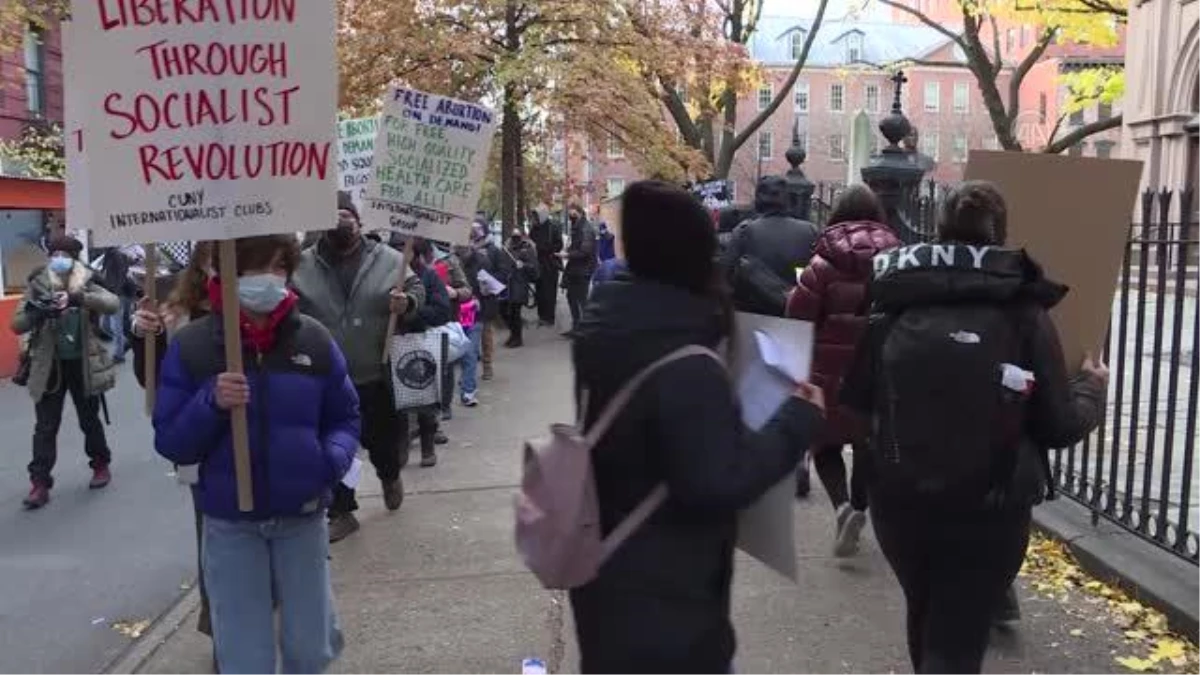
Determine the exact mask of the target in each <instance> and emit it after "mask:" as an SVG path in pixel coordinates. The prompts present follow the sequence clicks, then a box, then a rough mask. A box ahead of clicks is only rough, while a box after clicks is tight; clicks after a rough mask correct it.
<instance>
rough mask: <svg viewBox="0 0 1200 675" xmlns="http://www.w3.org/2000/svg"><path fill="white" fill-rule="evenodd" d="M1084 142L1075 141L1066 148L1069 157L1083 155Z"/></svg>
mask: <svg viewBox="0 0 1200 675" xmlns="http://www.w3.org/2000/svg"><path fill="white" fill-rule="evenodd" d="M1084 145H1086V144H1085V143H1076V144H1075V145H1072V146H1071V147H1070V148H1068V149H1067V155H1068V156H1070V157H1083V147H1084Z"/></svg>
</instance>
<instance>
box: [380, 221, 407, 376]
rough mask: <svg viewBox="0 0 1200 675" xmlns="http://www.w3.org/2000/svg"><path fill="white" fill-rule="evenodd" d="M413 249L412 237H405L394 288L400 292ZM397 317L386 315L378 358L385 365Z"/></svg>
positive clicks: (390, 349) (390, 348) (390, 350)
mask: <svg viewBox="0 0 1200 675" xmlns="http://www.w3.org/2000/svg"><path fill="white" fill-rule="evenodd" d="M413 249H414V247H413V238H412V237H405V238H404V266H403V267H402V268H401V269H400V278H399V279H398V280H397V281H396V290H397V291H399V292H400V293H403V292H404V282H405V281H407V280H408V271H409V268H411V267H412V259H413ZM399 319H400V317H399V315H397V314H396V313H395V312H392V315H391V316H389V317H388V325H387V333H385V334H384V336H383V358H382V359H381V360H380V363H383V364H384V365H387V362H388V358H389V357H391V355H392V336H393V335H395V334H396V322H397V321H398V320H399Z"/></svg>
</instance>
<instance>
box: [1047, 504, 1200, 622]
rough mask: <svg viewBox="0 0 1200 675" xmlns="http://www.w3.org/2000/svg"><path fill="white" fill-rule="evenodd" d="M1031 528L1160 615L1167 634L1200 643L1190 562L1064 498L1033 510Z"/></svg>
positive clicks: (1199, 596) (1199, 589)
mask: <svg viewBox="0 0 1200 675" xmlns="http://www.w3.org/2000/svg"><path fill="white" fill-rule="evenodd" d="M1033 526H1034V527H1035V528H1037V529H1038V530H1040V531H1041V532H1043V533H1045V534H1047V535H1049V536H1051V537H1053V538H1055V539H1058V540H1059V541H1061V542H1063V543H1064V544H1066V545H1067V547H1068V548H1069V549H1070V550H1071V554H1072V555H1074V556H1075V559H1076V560H1078V561H1079V565H1080V567H1082V568H1083V569H1084V570H1085V571H1087V572H1088V573H1089V574H1091V575H1092V576H1095V577H1097V578H1099V579H1101V580H1103V581H1106V582H1109V583H1112V584H1114V585H1116V586H1118V587H1120V588H1121V589H1122V590H1124V591H1126V592H1128V593H1129V594H1131V595H1132V596H1133V597H1135V598H1136V599H1138V600H1139V601H1141V602H1144V603H1146V604H1148V605H1150V606H1151V607H1153V608H1155V609H1157V610H1158V611H1160V612H1162V613H1163V614H1164V615H1166V617H1167V624H1168V625H1169V626H1170V628H1171V630H1173V631H1176V632H1178V633H1180V634H1181V635H1184V636H1186V637H1188V638H1190V639H1191V640H1192V641H1193V642H1196V641H1198V639H1200V575H1198V574H1197V569H1196V566H1195V565H1193V564H1191V563H1190V562H1188V561H1186V560H1184V559H1182V558H1179V557H1177V556H1175V555H1174V554H1172V553H1169V552H1167V551H1164V550H1162V549H1160V548H1158V547H1157V546H1155V545H1154V544H1151V543H1149V542H1146V541H1144V540H1142V539H1141V538H1140V537H1138V536H1137V535H1135V534H1132V533H1130V532H1129V531H1127V530H1125V529H1123V528H1121V527H1120V526H1118V525H1115V524H1113V523H1110V522H1107V521H1105V520H1104V519H1103V518H1101V519H1100V522H1099V523H1097V524H1095V525H1093V524H1092V516H1091V511H1089V510H1088V509H1087V508H1086V507H1085V506H1083V505H1082V504H1079V503H1078V502H1075V501H1073V500H1071V499H1070V498H1068V497H1065V496H1064V497H1060V498H1059V499H1056V500H1054V501H1052V502H1046V503H1044V504H1042V505H1041V506H1038V507H1036V508H1035V509H1034V510H1033Z"/></svg>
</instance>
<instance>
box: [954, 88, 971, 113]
mask: <svg viewBox="0 0 1200 675" xmlns="http://www.w3.org/2000/svg"><path fill="white" fill-rule="evenodd" d="M970 108H971V85H969V84H967V83H966V82H955V83H954V112H956V113H960V114H966V113H967V112H969V111H970Z"/></svg>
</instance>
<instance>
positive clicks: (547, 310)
mask: <svg viewBox="0 0 1200 675" xmlns="http://www.w3.org/2000/svg"><path fill="white" fill-rule="evenodd" d="M540 268H541V269H540V274H539V275H538V280H537V307H538V319H540V320H541V321H542V322H543V323H554V312H555V310H556V309H557V306H558V267H557V266H556V265H555V264H554V263H553V262H550V261H543V262H542V263H541V264H540Z"/></svg>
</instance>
